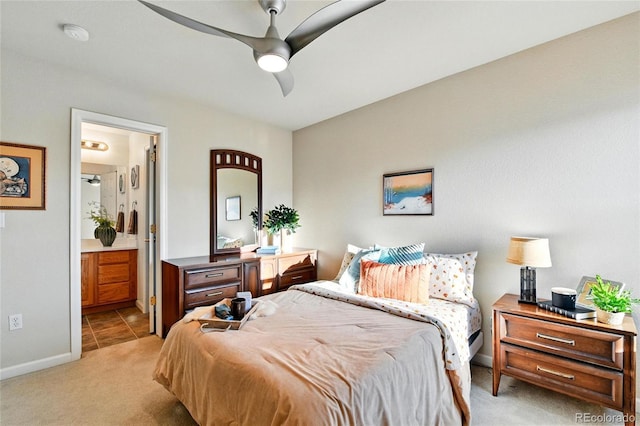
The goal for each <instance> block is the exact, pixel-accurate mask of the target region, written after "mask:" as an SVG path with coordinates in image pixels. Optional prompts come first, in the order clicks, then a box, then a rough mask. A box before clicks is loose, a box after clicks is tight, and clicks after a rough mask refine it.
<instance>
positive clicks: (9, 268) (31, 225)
mask: <svg viewBox="0 0 640 426" xmlns="http://www.w3.org/2000/svg"><path fill="white" fill-rule="evenodd" d="M1 55H2V64H1V66H2V68H1V86H0V89H1V92H0V93H1V95H2V96H1V102H2V103H1V108H2V118H1V120H2V121H1V128H0V139H1V140H2V141H7V142H16V143H23V144H31V145H40V146H45V147H46V148H47V174H46V176H47V209H46V210H44V211H3V212H4V214H5V223H6V226H5V228H4V229H0V237H1V253H0V254H1V256H0V273H1V275H0V280H1V285H0V318H1V319H0V330H1V331H0V348H1V349H0V350H1V352H0V354H1V361H0V368H2V372H6V371H8V370H7V369H9V370H10V369H12V368H14V369H15V367H16V366H24V365H26V364H29V363H31V362H41V361H42V360H53V361H52V362H54V363H55V362H56V360H57V359H59V358H60V359H63V358H64V357H65V356H66V355H67V354H69V353H70V350H71V348H70V344H71V343H70V325H69V324H70V318H69V315H70V314H69V310H70V306H69V303H70V302H69V300H70V299H69V298H70V296H69V294H70V293H69V292H70V286H71V285H74V283H70V273H69V229H70V228H69V220H70V215H69V205H70V194H69V177H70V161H71V160H70V122H71V108H78V109H82V110H87V111H93V112H98V113H102V114H108V115H113V116H117V117H124V118H128V119H132V120H137V121H143V122H147V123H152V124H157V125H160V126H165V127H167V128H168V134H169V145H168V147H167V148H168V149H167V155H168V157H169V158H168V176H167V178H168V182H169V188H168V192H167V194H168V195H167V196H168V200H167V204H168V217H166V218H164V220H166V221H167V226H168V235H164V236H160V238H165V239H166V240H165V241H166V242H167V245H168V247H169V249H168V250H169V252H168V257H183V256H194V255H202V254H207V253H208V252H209V150H210V149H213V148H235V149H239V150H244V151H248V152H251V153H253V154H256V155H259V156H261V157H262V158H263V164H264V171H263V179H264V202H265V205H266V206H269V205H275V204H276V203H287V204H290V203H291V198H292V195H291V193H292V183H291V176H292V166H291V161H292V149H291V138H292V136H291V132H290V131H288V130H282V129H279V128H275V127H273V126H270V125H266V124H262V123H259V122H256V121H253V120H250V119H247V118H243V117H240V116H237V115H233V114H229V113H226V112H224V111H220V110H215V109H211V108H207V107H204V106H201V105H198V104H194V103H189V102H186V101H180V100H175V99H165V98H160V97H157V96H153V95H152V94H149V93H141V92H138V91H136V90H135V88H127V87H119V86H114V85H113V84H111V83H109V82H103V81H100V80H98V79H95V78H93V77H89V76H86V75H83V74H79V73H76V72H74V71H71V70H68V69H63V68H59V67H55V66H51V65H49V64H45V63H41V62H39V61H36V60H32V59H30V58H26V57H23V56H21V55H20V54H18V53H15V52H11V51H7V50H2V52H1ZM212 96H215V94H212ZM16 313H21V314H22V315H23V323H24V328H23V329H22V330H19V331H13V332H8V315H10V314H16Z"/></svg>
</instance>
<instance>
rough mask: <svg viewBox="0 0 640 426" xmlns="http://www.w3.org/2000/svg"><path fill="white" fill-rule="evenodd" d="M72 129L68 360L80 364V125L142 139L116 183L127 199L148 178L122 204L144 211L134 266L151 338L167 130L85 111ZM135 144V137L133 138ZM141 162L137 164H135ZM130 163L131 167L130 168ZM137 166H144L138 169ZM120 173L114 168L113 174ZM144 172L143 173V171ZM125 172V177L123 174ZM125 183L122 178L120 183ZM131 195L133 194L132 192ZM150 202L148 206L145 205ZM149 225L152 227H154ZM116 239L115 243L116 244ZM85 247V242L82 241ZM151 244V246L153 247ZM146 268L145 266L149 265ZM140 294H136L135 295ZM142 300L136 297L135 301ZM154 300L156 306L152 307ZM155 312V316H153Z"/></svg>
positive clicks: (161, 250)
mask: <svg viewBox="0 0 640 426" xmlns="http://www.w3.org/2000/svg"><path fill="white" fill-rule="evenodd" d="M71 124H72V126H71V127H72V129H71V197H70V200H71V203H70V204H71V205H70V216H71V223H70V228H71V231H70V262H71V265H70V272H71V274H70V276H71V286H70V306H71V317H70V329H71V330H70V331H71V354H72V359H74V360H75V359H79V358H80V356H81V355H82V295H81V267H80V255H81V251H82V243H83V240H82V230H81V223H82V219H83V213H82V212H83V211H84V210H86V208H85V209H84V210H83V208H84V207H85V206H83V205H82V191H81V187H80V182H81V181H82V179H81V172H82V166H83V164H82V154H81V140H82V139H83V126H84V127H85V128H87V127H90V126H105V127H106V128H111V129H118V130H114V132H118V131H119V132H122V133H124V134H128V132H132V134H134V133H135V134H136V135H138V139H142V140H143V145H138V147H136V148H135V150H136V151H137V152H138V154H136V155H139V158H137V159H135V160H134V161H132V162H131V163H130V164H127V165H126V167H121V168H120V171H121V174H120V175H118V174H117V176H118V178H120V177H121V176H123V175H124V176H125V177H126V180H125V181H124V183H125V185H126V186H125V187H123V186H122V184H123V182H118V185H119V186H118V185H117V186H118V191H117V195H116V198H117V197H118V196H119V195H118V194H120V195H122V194H126V193H127V190H128V189H131V188H138V187H137V186H136V184H137V180H141V181H145V178H147V179H151V181H148V182H146V181H145V185H144V187H143V188H140V192H139V193H138V194H137V195H138V196H137V197H136V199H135V200H133V199H131V200H129V198H132V197H129V198H127V197H125V198H123V199H124V200H127V202H128V201H135V202H136V203H137V205H135V204H134V205H132V206H129V207H130V209H133V208H134V207H138V206H144V214H141V216H140V218H139V223H140V226H139V227H138V230H139V235H137V238H138V241H137V242H136V245H137V248H138V250H139V252H140V257H139V261H138V265H139V266H140V269H142V270H143V271H144V270H147V267H148V273H142V274H139V279H142V280H143V283H144V284H143V285H141V286H139V288H140V289H142V298H141V299H142V302H140V300H139V301H138V302H137V303H136V305H138V307H139V308H141V310H147V311H148V312H149V333H154V334H159V327H155V324H159V323H160V321H161V318H160V317H159V315H160V313H161V303H162V300H161V297H160V293H161V291H160V290H161V288H160V270H161V268H160V265H159V262H158V261H156V259H162V258H163V257H164V256H165V255H166V244H165V241H164V238H162V236H163V235H166V232H164V230H165V229H164V228H165V225H164V224H165V222H166V221H163V218H164V217H166V214H163V213H165V212H166V191H167V188H166V158H164V157H166V156H165V155H162V154H163V153H164V152H166V146H167V129H166V128H165V127H162V126H157V125H153V124H149V123H144V122H138V121H134V120H129V119H123V118H119V117H113V116H109V115H104V114H98V113H93V112H89V111H82V110H77V109H72V123H71ZM134 139H135V138H134ZM154 151H155V152H157V154H156V155H153V157H155V162H151V166H155V170H153V172H150V171H149V170H148V169H149V164H150V163H149V162H148V161H147V158H148V157H149V152H154ZM138 163H140V164H138ZM132 164H134V166H133V167H131V165H132ZM139 165H141V166H142V167H136V166H139ZM117 169H118V168H117V167H116V170H117ZM145 169H146V170H145ZM123 170H124V172H123ZM142 170H144V171H146V173H144V175H143V176H139V175H138V174H139V173H140V172H141V171H142ZM120 180H123V179H120ZM149 188H151V189H153V193H154V194H155V197H154V196H149V193H148V192H149V191H145V190H148V189H149ZM132 192H133V191H132ZM149 203H151V205H150V206H149V205H148V204H149ZM117 204H120V206H121V207H122V204H123V203H122V202H120V201H118V202H117ZM150 217H151V218H155V220H153V222H148V219H149V218H150ZM150 225H155V227H152V226H150ZM151 228H154V230H155V231H156V232H153V233H150V230H151ZM116 240H117V239H116ZM85 242H86V240H85ZM153 243H155V244H153ZM147 265H148V266H147ZM139 293H140V292H139ZM139 299H140V298H139ZM153 301H155V305H154V304H153ZM156 313H157V315H156Z"/></svg>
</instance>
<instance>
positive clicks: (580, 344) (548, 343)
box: [500, 313, 624, 370]
mask: <svg viewBox="0 0 640 426" xmlns="http://www.w3.org/2000/svg"><path fill="white" fill-rule="evenodd" d="M501 321H502V322H503V324H504V326H503V327H501V329H502V335H501V336H500V341H501V342H505V343H512V344H514V345H519V346H523V347H527V348H532V349H536V350H539V351H543V352H547V353H552V354H555V355H560V356H565V357H569V358H572V359H575V360H581V361H587V362H590V363H593V364H597V365H601V366H605V367H610V368H616V369H618V370H622V368H623V352H624V350H623V345H624V337H623V336H621V335H619V334H612V333H606V332H602V331H596V330H590V329H588V328H584V327H574V326H570V325H566V324H556V323H550V322H549V321H540V320H535V319H531V318H526V317H521V316H518V315H511V314H507V313H502V314H501Z"/></svg>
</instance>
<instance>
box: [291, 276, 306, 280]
mask: <svg viewBox="0 0 640 426" xmlns="http://www.w3.org/2000/svg"><path fill="white" fill-rule="evenodd" d="M302 277H304V275H297V276H295V277H291V279H292V280H299V279H300V278H302Z"/></svg>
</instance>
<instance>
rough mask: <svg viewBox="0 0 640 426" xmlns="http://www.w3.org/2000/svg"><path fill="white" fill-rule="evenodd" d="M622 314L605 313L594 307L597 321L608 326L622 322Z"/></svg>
mask: <svg viewBox="0 0 640 426" xmlns="http://www.w3.org/2000/svg"><path fill="white" fill-rule="evenodd" d="M624 315H625V313H624V312H606V311H603V310H602V309H600V308H598V307H596V316H597V317H598V321H599V322H601V323H604V324H609V325H620V324H622V321H623V320H624Z"/></svg>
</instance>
